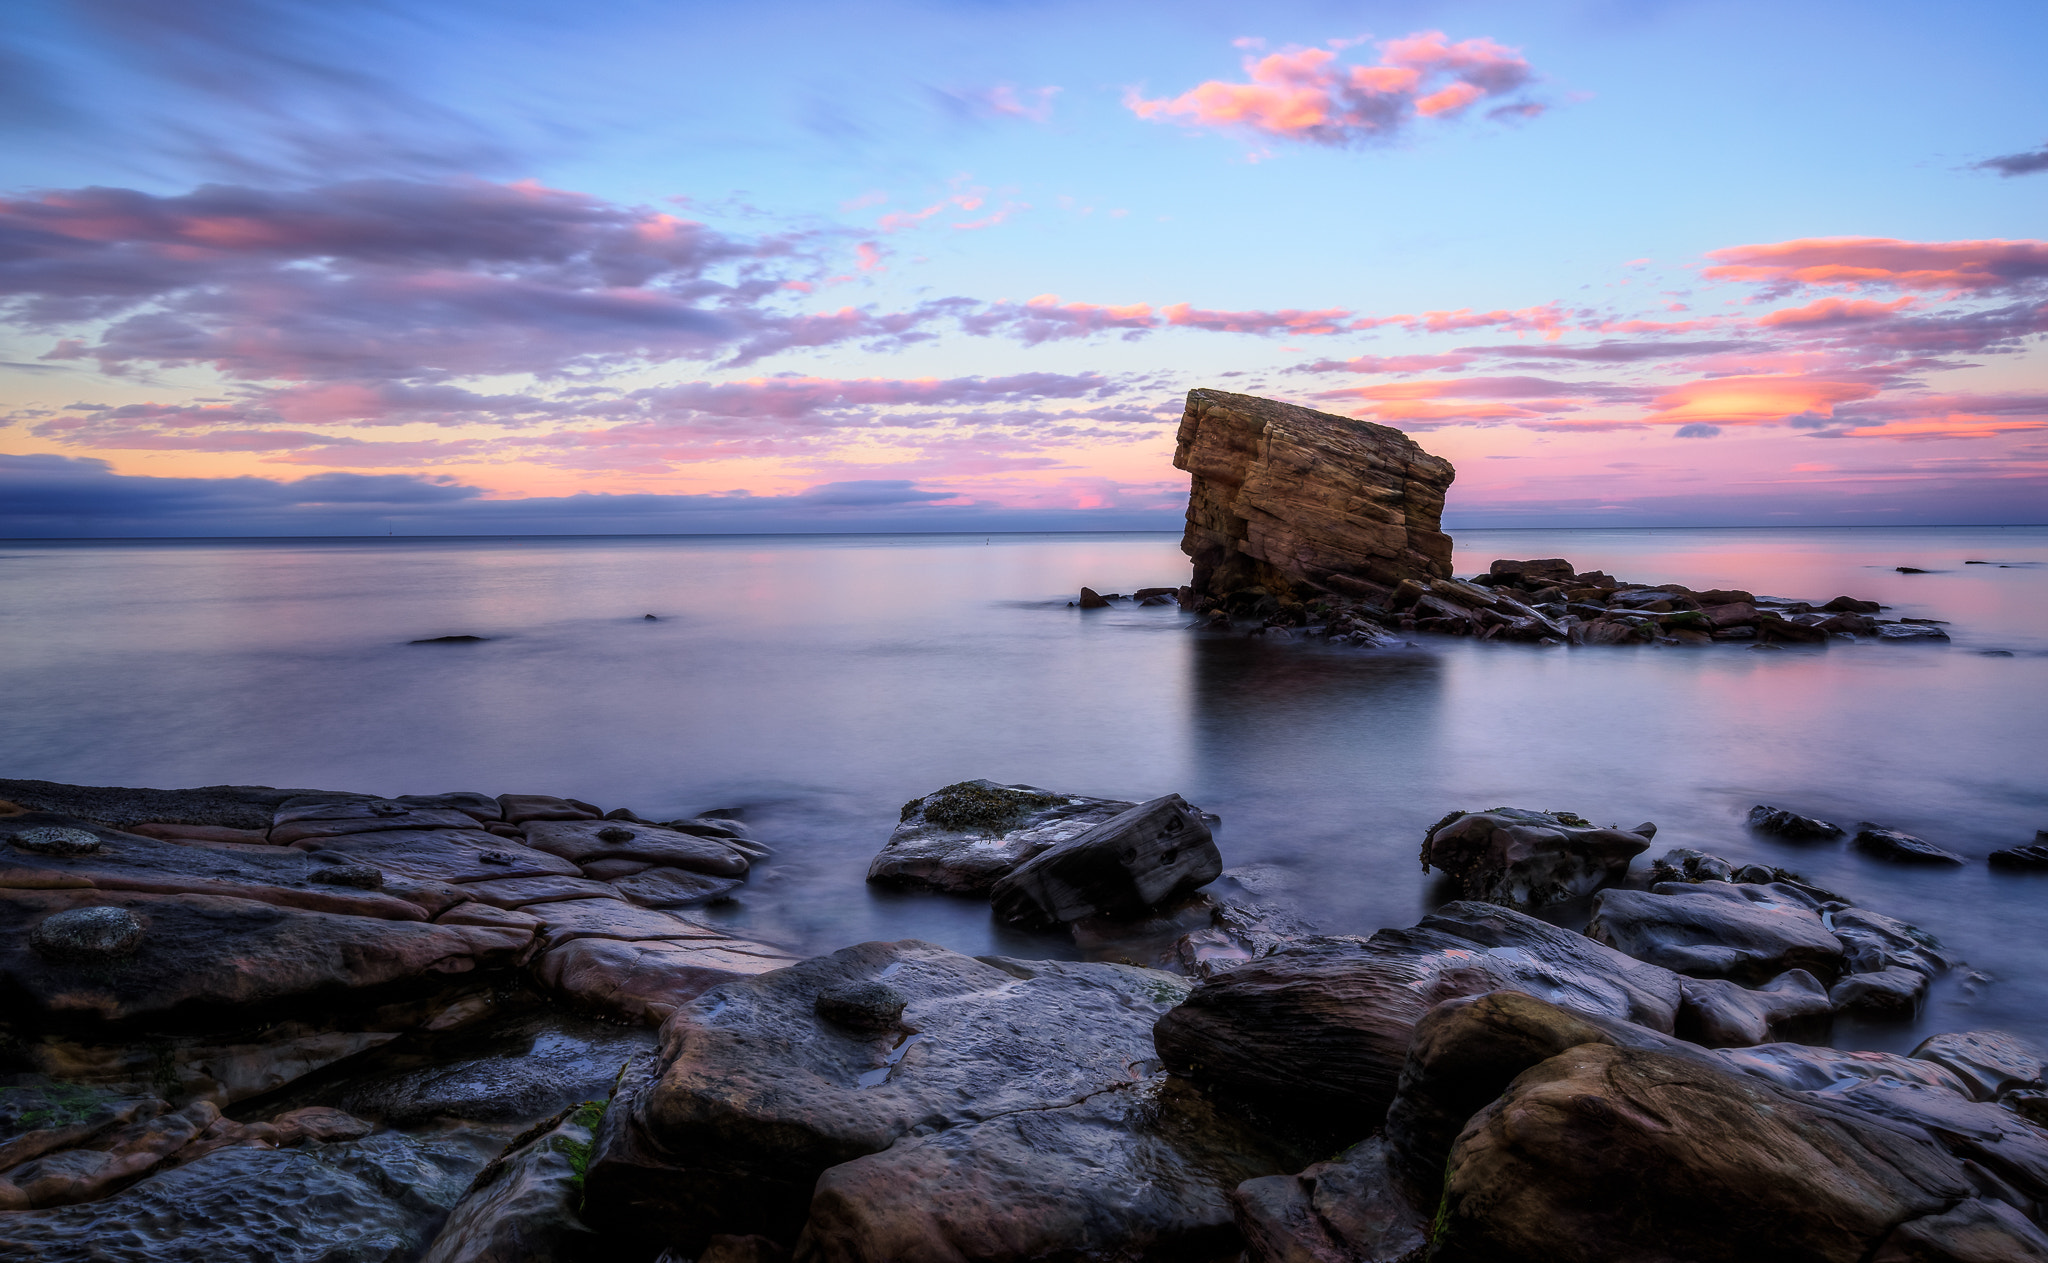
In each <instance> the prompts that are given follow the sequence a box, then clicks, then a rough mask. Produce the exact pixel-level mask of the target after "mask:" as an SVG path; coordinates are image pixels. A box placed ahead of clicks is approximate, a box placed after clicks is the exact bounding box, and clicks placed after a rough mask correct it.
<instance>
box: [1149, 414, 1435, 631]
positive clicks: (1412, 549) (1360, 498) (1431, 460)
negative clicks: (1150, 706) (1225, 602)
mask: <svg viewBox="0 0 2048 1263" xmlns="http://www.w3.org/2000/svg"><path fill="white" fill-rule="evenodd" d="M1173 463H1174V467H1175V468H1177V469H1185V470H1187V471H1188V472H1189V473H1191V474H1193V475H1194V486H1193V487H1192V488H1191V489H1190V491H1189V494H1188V526H1187V534H1186V536H1185V537H1184V538H1183V539H1182V541H1181V549H1182V551H1184V552H1186V553H1187V554H1188V556H1190V557H1192V558H1193V559H1194V562H1195V581H1194V586H1195V589H1196V591H1198V592H1207V593H1210V594H1211V595H1216V596H1221V595H1223V594H1225V593H1228V592H1233V591H1237V590H1239V589H1242V588H1247V587H1253V586H1261V587H1265V588H1267V589H1268V590H1269V591H1271V592H1273V593H1275V594H1276V595H1284V594H1290V593H1294V592H1296V591H1298V590H1303V589H1305V590H1308V591H1318V590H1327V591H1336V592H1342V593H1346V594H1349V595H1354V596H1359V595H1379V590H1380V589H1384V588H1386V587H1391V586H1392V585H1394V584H1397V583H1399V582H1400V581H1401V580H1403V579H1444V578H1448V577H1450V573H1451V538H1450V536H1448V535H1446V534H1444V533H1443V531H1442V530H1441V529H1439V521H1440V519H1441V517H1442V514H1443V507H1444V492H1445V491H1446V490H1448V489H1449V488H1450V485H1451V479H1452V478H1453V477H1454V476H1455V473H1456V471H1454V470H1453V469H1452V468H1451V463H1450V462H1449V461H1447V460H1444V459H1442V458H1440V457H1436V456H1431V455H1430V454H1429V453H1428V452H1425V451H1423V450H1422V448H1421V447H1420V446H1418V445H1417V444H1416V442H1415V441H1414V440H1413V439H1411V438H1409V437H1408V436H1407V435H1405V434H1403V433H1401V432H1400V431H1399V430H1395V429H1390V428H1388V427H1387V426H1383V425H1374V424H1373V423H1372V422H1370V421H1358V420H1354V419H1352V418H1350V417H1339V416H1332V415H1331V414H1329V413H1327V412H1315V411H1311V410H1310V409H1308V408H1301V407H1296V406H1295V405H1293V404H1284V403H1276V402H1274V401H1273V400H1271V399H1259V398H1256V397H1254V396H1252V395H1232V394H1226V393H1224V392H1223V391H1220V390H1191V391H1189V392H1188V403H1187V412H1186V413H1185V414H1184V415H1183V416H1182V418H1181V423H1180V437H1179V445H1178V446H1177V447H1176V448H1175V450H1174V454H1173ZM1362 585H1376V586H1362Z"/></svg>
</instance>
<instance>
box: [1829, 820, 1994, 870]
mask: <svg viewBox="0 0 2048 1263" xmlns="http://www.w3.org/2000/svg"><path fill="white" fill-rule="evenodd" d="M1856 849H1857V850H1859V851H1861V852H1863V853H1864V854H1865V855H1869V856H1872V857H1874V858H1876V859H1881V860H1891V861H1894V862H1895V863H1900V864H1967V863H1968V862H1969V861H1968V860H1965V859H1964V858H1963V857H1962V856H1960V855H1957V854H1956V853H1955V852H1953V851H1944V850H1942V849H1941V848H1940V847H1938V846H1936V845H1934V843H1932V842H1929V841H1927V840H1926V839H1925V838H1916V837H1914V836H1913V835H1912V834H1910V833H1901V832H1900V831H1899V830H1897V829H1884V828H1880V827H1878V826H1877V825H1874V824H1870V823H1868V822H1866V823H1864V824H1860V825H1858V826H1857V827H1856Z"/></svg>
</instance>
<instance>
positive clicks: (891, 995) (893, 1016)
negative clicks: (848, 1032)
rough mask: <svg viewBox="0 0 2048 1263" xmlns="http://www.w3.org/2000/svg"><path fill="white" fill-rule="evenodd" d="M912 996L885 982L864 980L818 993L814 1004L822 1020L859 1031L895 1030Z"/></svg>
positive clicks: (827, 988) (846, 983)
mask: <svg viewBox="0 0 2048 1263" xmlns="http://www.w3.org/2000/svg"><path fill="white" fill-rule="evenodd" d="M909 1003H910V997H909V996H906V995H904V994H903V993H902V992H901V991H898V990H897V989H896V988H894V987H892V986H890V985H889V984H888V983H886V982H876V981H874V980H873V979H862V980H859V981H855V982H842V983H838V984H836V985H834V986H830V987H826V988H825V989H824V990H822V991H820V992H818V998H817V1000H816V1001H814V1002H813V1003H812V1005H811V1007H812V1008H813V1009H815V1010H816V1011H817V1014H818V1016H819V1017H822V1018H824V1019H825V1020H826V1021H828V1022H834V1023H837V1024H838V1025H840V1026H845V1027H849V1028H851V1029H853V1030H857V1031H886V1030H893V1029H894V1028H895V1027H896V1025H897V1023H898V1022H899V1021H901V1020H902V1017H903V1009H904V1006H905V1005H907V1004H909Z"/></svg>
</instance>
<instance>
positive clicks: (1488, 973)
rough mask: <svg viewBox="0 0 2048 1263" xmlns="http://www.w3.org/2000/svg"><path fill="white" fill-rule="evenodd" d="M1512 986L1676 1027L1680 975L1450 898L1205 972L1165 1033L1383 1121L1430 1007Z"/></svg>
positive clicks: (1355, 1118)
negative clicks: (1385, 924) (1413, 917)
mask: <svg viewBox="0 0 2048 1263" xmlns="http://www.w3.org/2000/svg"><path fill="white" fill-rule="evenodd" d="M1501 989H1508V990H1516V991H1522V992H1525V993H1527V994H1529V995H1532V996H1535V997H1536V998H1538V999H1541V1000H1545V1001H1548V1002H1550V1003H1553V1004H1557V1005H1560V1006H1562V1007H1565V1008H1568V1009H1574V1010H1578V1011H1582V1012H1587V1013H1594V1014H1600V1015H1604V1016H1608V1017H1615V1018H1620V1019H1622V1020H1624V1021H1630V1022H1635V1023H1637V1024H1639V1025H1642V1026H1645V1027H1647V1028H1649V1029H1651V1030H1654V1031H1659V1032H1663V1033H1667V1034H1668V1033H1669V1032H1670V1030H1671V1029H1672V1024H1673V1022H1674V1020H1675V1019H1676V1017H1677V1012H1678V1006H1679V999H1680V995H1679V980H1678V977H1677V975H1675V974H1672V973H1671V972H1669V971H1667V970H1664V969H1662V968H1659V967H1656V966H1654V965H1646V964H1644V963H1642V962H1639V961H1635V960H1631V959H1629V958H1628V957H1626V956H1624V955H1622V954H1621V953H1619V952H1616V951H1613V950H1612V949H1609V948H1606V947H1603V946H1601V945H1600V944H1598V943H1595V942H1593V941H1592V940H1590V939H1588V938H1586V937H1585V936H1583V935H1579V934H1574V933H1572V932H1571V931H1569V930H1562V929H1559V928H1558V927H1556V926H1553V925H1550V924H1548V923H1546V922H1543V921H1538V920H1536V919H1535V918H1534V917H1530V916H1526V915H1523V914H1522V913H1518V912H1514V911H1512V910H1510V909H1507V908H1501V907H1496V906H1494V905H1491V904H1481V903H1469V902H1466V903H1452V904H1447V905H1445V906H1444V907H1443V908H1441V909H1439V910H1438V912H1437V913H1436V914H1435V915H1433V916H1430V917H1426V918H1424V919H1423V920H1422V921H1421V922H1420V923H1419V924H1418V925H1417V926H1415V927H1414V928H1413V929H1408V930H1382V931H1380V932H1379V933H1377V934H1375V935H1373V937H1372V938H1371V939H1369V940H1359V939H1341V938H1340V939H1324V940H1320V941H1316V942H1313V943H1310V944H1306V945H1304V946H1302V947H1298V948H1293V949H1289V950H1283V951H1279V952H1276V953H1274V954H1273V955H1271V956H1267V957H1264V958H1262V959H1259V960H1255V961H1252V962H1250V963H1249V964H1245V965H1240V966H1239V967H1237V968H1236V969H1233V970H1231V971H1229V972H1228V973H1223V974H1218V975H1216V976H1214V977H1212V978H1209V979H1208V980H1206V981H1204V982H1203V983H1202V984H1201V985H1200V986H1199V987H1197V988H1196V989H1195V990H1194V992H1193V993H1192V994H1191V995H1190V996H1189V998H1188V1002H1187V1003H1186V1004H1184V1005H1181V1006H1180V1007H1178V1008H1176V1009H1174V1010H1173V1012H1171V1013H1169V1014H1168V1015H1167V1016H1166V1017H1165V1018H1164V1019H1163V1020H1161V1022H1160V1023H1159V1026H1158V1028H1157V1029H1156V1031H1155V1032H1154V1034H1155V1037H1156V1039H1157V1041H1158V1046H1159V1053H1160V1056H1161V1057H1162V1058H1163V1059H1164V1060H1165V1062H1166V1064H1167V1065H1168V1066H1169V1067H1170V1068H1172V1069H1175V1070H1178V1071H1180V1072H1182V1073H1185V1074H1188V1075H1190V1076H1192V1077H1194V1078H1195V1079H1196V1080H1197V1081H1198V1082H1202V1083H1205V1084H1209V1085H1211V1086H1215V1087H1219V1088H1225V1089H1228V1090H1231V1091H1235V1092H1240V1093H1244V1094H1247V1095H1250V1096H1254V1097H1258V1098H1261V1099H1263V1100H1265V1101H1267V1102H1269V1103H1270V1104H1272V1105H1273V1106H1275V1107H1277V1108H1281V1109H1285V1110H1290V1111H1308V1112H1311V1113H1316V1114H1321V1115H1327V1116H1331V1117H1335V1116H1339V1115H1341V1116H1342V1117H1343V1119H1344V1120H1346V1121H1347V1122H1348V1123H1350V1124H1351V1125H1353V1126H1355V1127H1357V1128H1360V1129H1362V1130H1367V1131H1369V1130H1371V1129H1372V1128H1373V1127H1376V1126H1377V1125H1378V1124H1379V1121H1380V1119H1381V1118H1382V1117H1383V1116H1384V1115H1385V1113H1386V1109H1387V1105H1388V1103H1389V1102H1390V1101H1391V1100H1392V1099H1393V1096H1394V1089H1395V1084H1396V1082H1397V1080H1398V1079H1399V1076H1400V1073H1401V1066H1402V1063H1403V1061H1404V1059H1405V1057H1406V1055H1407V1051H1408V1044H1409V1038H1410V1036H1411V1035H1412V1033H1413V1031H1414V1028H1415V1024H1416V1022H1418V1021H1419V1020H1420V1019H1421V1018H1422V1016H1423V1014H1425V1013H1427V1012H1428V1011H1429V1010H1430V1009H1431V1008H1432V1007H1433V1006H1435V1005H1436V1004H1438V1003H1440V1002H1441V1001H1444V1000H1448V999H1451V998H1454V997H1457V996H1469V995H1479V994H1483V993H1485V992H1488V991H1496V990H1501Z"/></svg>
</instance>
